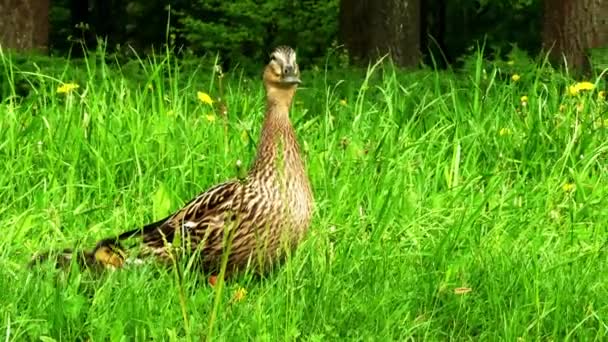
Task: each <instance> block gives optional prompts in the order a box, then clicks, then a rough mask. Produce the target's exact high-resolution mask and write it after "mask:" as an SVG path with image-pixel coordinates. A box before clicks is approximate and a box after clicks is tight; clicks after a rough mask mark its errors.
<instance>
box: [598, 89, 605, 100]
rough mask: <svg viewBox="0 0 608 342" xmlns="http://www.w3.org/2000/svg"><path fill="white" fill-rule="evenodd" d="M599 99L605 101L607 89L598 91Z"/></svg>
mask: <svg viewBox="0 0 608 342" xmlns="http://www.w3.org/2000/svg"><path fill="white" fill-rule="evenodd" d="M597 99H598V100H600V101H603V100H605V99H606V91H605V90H601V91H600V92H599V93H597Z"/></svg>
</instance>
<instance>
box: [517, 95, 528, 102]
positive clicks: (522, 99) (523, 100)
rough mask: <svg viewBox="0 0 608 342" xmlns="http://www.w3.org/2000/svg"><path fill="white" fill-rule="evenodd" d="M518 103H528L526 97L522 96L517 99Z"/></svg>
mask: <svg viewBox="0 0 608 342" xmlns="http://www.w3.org/2000/svg"><path fill="white" fill-rule="evenodd" d="M519 101H521V102H528V97H527V96H526V95H524V96H522V97H520V98H519Z"/></svg>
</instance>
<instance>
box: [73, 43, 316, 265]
mask: <svg viewBox="0 0 608 342" xmlns="http://www.w3.org/2000/svg"><path fill="white" fill-rule="evenodd" d="M263 80H264V87H265V89H266V114H265V119H264V124H263V128H262V132H261V137H260V141H259V146H258V151H257V156H256V158H255V161H254V163H253V165H252V167H251V168H250V170H249V172H248V173H247V176H246V177H244V178H243V179H235V180H231V181H228V182H225V183H221V184H219V185H216V186H214V187H211V188H210V189H208V190H207V191H205V192H203V193H202V194H200V195H199V196H197V197H196V198H194V199H193V200H191V201H190V202H188V203H187V204H186V205H185V206H184V207H183V208H182V209H180V210H178V211H177V212H175V213H173V214H172V215H170V216H168V217H166V218H164V219H162V220H160V221H158V222H154V223H152V224H149V225H146V226H144V227H143V228H140V229H135V230H132V231H128V232H125V233H123V234H120V235H119V236H117V237H115V238H110V239H104V240H102V241H100V242H99V243H98V244H97V246H96V247H95V249H94V250H93V251H91V252H84V253H78V256H77V258H78V261H79V262H80V263H82V264H86V265H93V266H97V267H99V266H113V267H122V266H123V265H124V263H125V260H127V261H129V260H131V259H132V257H131V256H129V255H128V253H127V251H126V250H125V249H124V248H123V247H122V246H121V245H120V241H122V240H126V239H130V238H136V237H139V238H140V239H141V243H138V245H139V246H140V247H141V251H140V253H139V254H138V256H137V259H141V258H143V257H145V256H150V255H154V256H157V257H158V258H160V259H161V260H165V261H170V260H171V258H173V257H174V256H178V255H181V253H183V252H184V251H185V252H187V253H188V254H190V255H193V253H196V254H195V255H196V257H197V258H198V259H197V260H200V261H201V263H200V264H201V266H202V267H203V269H204V270H206V271H208V272H211V273H217V272H219V270H220V266H221V262H222V256H223V255H224V253H227V254H226V255H227V256H228V259H227V268H226V271H227V273H228V274H230V273H232V272H234V271H238V270H243V269H245V268H247V267H249V268H251V269H252V270H253V271H255V272H258V273H263V272H266V271H268V270H269V269H271V268H272V267H273V266H274V265H276V264H278V263H279V262H280V261H281V260H283V259H284V257H285V255H286V252H287V251H292V250H294V249H295V248H296V247H297V245H298V244H299V242H300V241H301V240H302V238H303V236H304V235H305V233H306V231H307V230H308V227H309V224H310V220H311V215H312V208H313V196H312V192H311V189H310V183H309V180H308V176H307V174H306V169H305V165H304V162H303V161H302V157H301V155H300V148H299V145H298V142H297V138H296V134H295V131H294V129H293V126H292V124H291V121H290V119H289V111H290V107H291V103H292V100H293V97H294V95H295V92H296V89H297V87H298V84H299V83H300V71H299V68H298V64H297V63H296V53H295V52H294V50H293V49H291V48H289V47H286V46H281V47H278V48H276V49H275V50H274V51H273V52H272V54H271V55H270V62H269V63H268V65H267V66H266V68H265V70H264V76H263ZM71 255H72V253H71V252H70V251H69V250H66V251H64V254H63V256H64V259H65V260H68V259H70V258H71ZM66 256H70V257H68V258H65V257H66Z"/></svg>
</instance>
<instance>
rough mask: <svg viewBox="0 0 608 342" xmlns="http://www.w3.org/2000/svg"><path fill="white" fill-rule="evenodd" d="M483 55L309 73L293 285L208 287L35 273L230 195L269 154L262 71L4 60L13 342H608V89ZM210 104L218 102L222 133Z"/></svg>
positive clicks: (0, 170)
mask: <svg viewBox="0 0 608 342" xmlns="http://www.w3.org/2000/svg"><path fill="white" fill-rule="evenodd" d="M480 56H481V54H477V55H474V56H472V57H470V58H469V59H468V62H467V63H465V67H463V68H462V69H458V70H442V71H436V70H433V69H431V68H424V69H421V70H417V71H402V70H396V69H395V68H393V67H392V66H391V64H390V63H388V62H386V61H381V62H378V63H377V64H375V65H372V66H370V67H369V68H368V69H367V70H359V69H341V68H336V67H334V68H330V69H327V68H326V67H325V66H307V65H301V68H302V70H303V74H302V79H303V82H304V84H303V85H302V86H301V87H300V89H299V90H298V93H297V95H296V100H295V103H294V106H293V108H292V121H293V123H294V126H295V127H296V130H297V133H298V135H299V139H300V142H301V145H302V147H303V151H304V154H305V159H306V161H307V165H308V173H309V175H310V178H311V182H312V186H313V190H314V193H315V199H316V207H315V215H314V220H313V224H312V227H311V229H310V231H309V234H308V236H307V238H306V240H305V242H304V243H303V245H301V247H300V248H299V250H298V251H297V253H295V254H294V255H293V256H292V257H291V259H290V260H289V261H288V262H287V263H286V264H285V265H284V267H282V268H281V269H280V270H279V271H277V272H275V273H273V274H271V275H269V276H268V277H266V278H263V279H257V278H254V277H251V276H249V275H247V274H245V275H243V276H241V277H238V278H237V279H235V280H234V281H231V282H227V283H226V284H220V285H219V286H216V287H215V288H213V287H211V286H210V285H209V284H208V283H207V277H206V275H203V274H200V273H198V272H195V271H193V270H191V269H189V268H188V265H187V264H178V265H177V266H176V267H175V268H169V269H167V268H165V267H160V266H159V265H156V264H154V263H153V262H152V263H147V264H144V265H140V266H131V267H128V268H125V269H120V270H116V271H105V272H101V273H99V272H91V271H88V270H80V269H78V268H77V267H75V266H74V267H72V268H70V269H69V270H65V271H62V270H56V269H54V267H53V265H50V264H44V265H41V266H40V267H38V268H35V269H29V268H28V267H27V263H28V261H29V260H30V257H31V256H32V255H33V254H34V253H36V252H38V251H41V250H48V249H57V250H59V249H61V248H64V247H78V248H90V247H92V246H93V244H94V243H95V241H96V240H97V239H100V238H104V237H107V236H111V235H114V234H116V233H119V232H121V231H123V230H127V229H131V228H134V227H137V226H140V225H142V224H145V223H147V222H150V221H152V220H154V219H159V218H162V217H164V216H165V215H166V214H168V213H170V212H171V211H173V210H175V209H178V208H179V207H180V206H181V205H182V204H184V203H185V202H186V201H187V200H189V199H190V198H191V197H193V196H194V195H196V194H197V193H198V192H200V191H203V190H205V189H206V188H207V187H209V186H211V185H213V184H215V183H218V182H220V181H223V180H226V179H229V178H233V177H235V176H236V175H237V169H236V166H235V164H236V162H237V160H241V161H242V162H243V163H244V164H245V165H249V163H250V162H251V160H252V158H253V156H254V152H255V147H256V143H257V139H258V136H257V134H258V133H259V130H260V125H261V120H262V115H263V110H264V98H263V94H264V93H263V89H262V85H261V79H260V74H261V69H262V67H263V63H264V62H265V61H260V63H259V64H260V73H257V74H255V73H254V74H252V75H248V74H247V73H245V72H243V71H242V70H239V69H235V70H226V71H225V72H224V73H223V74H220V73H219V72H218V70H217V68H215V67H214V63H213V60H212V59H211V60H206V61H200V62H197V61H190V62H189V63H181V62H179V61H177V60H175V59H174V58H173V57H172V56H171V55H160V56H156V57H150V58H142V59H140V60H134V61H132V62H130V63H129V64H128V65H117V64H116V63H114V62H113V61H112V59H111V58H109V57H108V58H106V56H104V55H103V54H97V55H95V54H92V55H91V56H90V57H89V58H88V59H86V60H84V61H71V60H65V59H56V60H53V61H52V66H53V68H46V67H44V66H41V65H40V64H33V63H31V64H28V65H29V67H27V68H26V67H24V66H23V65H25V64H18V63H17V62H16V59H15V58H16V57H14V56H9V55H7V54H2V55H1V69H0V75H2V78H5V80H6V82H4V83H2V84H3V85H2V87H3V88H2V89H1V90H2V91H3V93H4V98H3V99H2V102H1V103H0V115H1V118H2V119H1V120H0V160H1V163H0V198H1V199H2V201H1V204H0V227H1V228H0V229H1V234H0V269H1V272H0V332H1V334H2V335H4V339H5V340H6V341H24V340H41V341H45V342H46V341H78V340H90V341H105V340H111V341H121V340H124V341H130V340H141V341H144V340H150V339H154V340H170V341H178V340H180V341H181V340H200V339H212V340H263V341H275V340H311V341H325V340H344V339H346V340H384V341H385V340H409V339H412V340H423V339H427V340H447V339H455V340H468V339H474V340H509V341H513V340H517V339H519V338H521V339H523V340H603V339H605V338H606V335H607V334H608V325H607V321H606V320H607V319H608V297H607V296H606V293H608V288H607V287H608V285H607V284H608V263H606V260H607V259H606V257H607V253H606V248H607V246H606V242H607V241H608V232H607V227H608V209H606V208H607V204H608V200H607V196H608V179H607V177H608V172H606V171H607V167H608V164H607V160H606V159H607V156H608V155H607V152H608V139H607V138H608V115H607V114H608V112H607V108H608V103H607V102H606V100H605V93H604V92H601V91H600V90H601V88H602V87H604V85H603V83H601V82H596V79H601V77H598V78H590V79H574V78H573V77H570V76H569V75H568V74H567V73H565V72H559V71H556V70H554V69H552V68H551V67H550V66H549V65H547V64H546V63H544V62H543V61H542V60H539V61H537V62H534V61H530V60H523V59H517V58H514V59H512V60H505V61H486V60H484V59H483V58H482V57H480ZM219 79H221V80H222V84H223V85H222V87H221V88H222V89H223V91H221V92H220V90H219V89H220V88H219ZM583 81H587V82H590V83H585V82H583ZM24 91H26V92H27V95H23V94H22V93H23V92H24ZM205 94H209V95H210V96H211V97H212V98H214V99H215V98H217V96H218V95H219V94H223V100H224V101H225V104H226V108H227V115H226V116H225V117H224V116H222V113H221V112H218V111H216V110H215V109H214V108H215V107H214V106H213V105H210V104H209V103H207V102H208V101H207V98H206V97H205V96H204V95H205Z"/></svg>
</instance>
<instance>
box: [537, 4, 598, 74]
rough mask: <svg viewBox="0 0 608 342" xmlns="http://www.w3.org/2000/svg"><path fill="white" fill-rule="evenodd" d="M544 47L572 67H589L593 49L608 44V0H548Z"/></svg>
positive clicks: (583, 68)
mask: <svg viewBox="0 0 608 342" xmlns="http://www.w3.org/2000/svg"><path fill="white" fill-rule="evenodd" d="M543 19H544V20H543V48H544V49H547V50H551V56H552V57H553V58H555V59H560V58H562V56H563V57H564V58H565V61H566V63H567V64H568V66H570V67H574V68H576V69H579V70H585V69H587V70H588V69H589V67H590V61H589V49H593V48H600V47H608V1H605V0H545V2H544V18H543Z"/></svg>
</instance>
